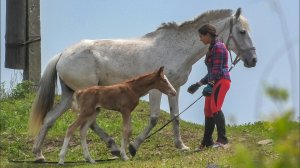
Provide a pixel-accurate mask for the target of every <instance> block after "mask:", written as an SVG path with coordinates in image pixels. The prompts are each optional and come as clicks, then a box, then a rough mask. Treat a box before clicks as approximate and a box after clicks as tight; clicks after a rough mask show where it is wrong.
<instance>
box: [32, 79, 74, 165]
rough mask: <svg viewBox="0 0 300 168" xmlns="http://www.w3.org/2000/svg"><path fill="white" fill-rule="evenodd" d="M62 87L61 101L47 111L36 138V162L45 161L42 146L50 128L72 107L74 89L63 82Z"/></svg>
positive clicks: (34, 151)
mask: <svg viewBox="0 0 300 168" xmlns="http://www.w3.org/2000/svg"><path fill="white" fill-rule="evenodd" d="M61 88H62V97H61V101H60V103H59V104H57V105H56V106H55V107H54V108H53V109H52V110H51V111H49V112H48V113H47V115H46V117H45V119H44V123H43V125H42V128H41V130H40V132H39V134H38V136H37V137H36V139H35V142H34V145H33V150H32V151H33V153H34V154H35V155H36V160H35V161H36V162H44V161H45V158H44V156H43V154H42V150H41V147H42V144H43V142H44V139H45V137H46V135H47V133H48V130H49V129H50V128H51V127H52V126H53V124H54V123H55V121H56V120H57V118H58V117H60V116H61V115H62V114H63V113H64V112H65V111H66V110H68V109H69V108H70V107H71V102H72V95H73V91H71V90H70V89H69V88H67V87H66V86H65V85H64V84H63V83H62V82H61Z"/></svg>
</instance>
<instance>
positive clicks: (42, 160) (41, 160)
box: [34, 158, 46, 163]
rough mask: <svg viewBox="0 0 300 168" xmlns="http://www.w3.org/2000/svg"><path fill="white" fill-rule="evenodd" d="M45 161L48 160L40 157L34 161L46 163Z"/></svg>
mask: <svg viewBox="0 0 300 168" xmlns="http://www.w3.org/2000/svg"><path fill="white" fill-rule="evenodd" d="M44 162H46V159H45V158H39V159H36V160H35V161H34V163H44Z"/></svg>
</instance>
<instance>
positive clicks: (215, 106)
mask: <svg viewBox="0 0 300 168" xmlns="http://www.w3.org/2000/svg"><path fill="white" fill-rule="evenodd" d="M229 88H230V80H228V79H220V80H219V81H218V82H217V83H216V84H215V85H214V87H213V91H212V94H211V95H210V96H207V97H205V106H204V115H205V117H213V114H214V113H216V112H218V111H221V109H222V105H223V102H224V98H225V96H226V93H227V91H228V90H229Z"/></svg>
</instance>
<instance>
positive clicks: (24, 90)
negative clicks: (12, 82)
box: [11, 81, 33, 99]
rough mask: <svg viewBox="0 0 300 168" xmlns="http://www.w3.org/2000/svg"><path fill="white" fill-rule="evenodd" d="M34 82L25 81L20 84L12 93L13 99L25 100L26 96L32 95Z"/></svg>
mask: <svg viewBox="0 0 300 168" xmlns="http://www.w3.org/2000/svg"><path fill="white" fill-rule="evenodd" d="M32 91H33V82H31V81H23V82H21V83H18V84H17V85H16V86H15V87H14V88H13V89H12V91H11V97H12V98H15V99H20V98H24V97H25V95H26V94H29V93H32Z"/></svg>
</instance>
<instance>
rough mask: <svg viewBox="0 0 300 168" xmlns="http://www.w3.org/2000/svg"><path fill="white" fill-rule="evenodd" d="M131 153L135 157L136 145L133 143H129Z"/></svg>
mask: <svg viewBox="0 0 300 168" xmlns="http://www.w3.org/2000/svg"><path fill="white" fill-rule="evenodd" d="M129 153H130V155H131V156H132V157H134V156H135V155H136V149H135V148H134V146H133V145H132V144H129Z"/></svg>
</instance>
